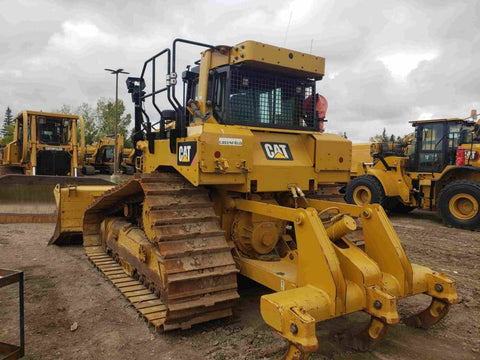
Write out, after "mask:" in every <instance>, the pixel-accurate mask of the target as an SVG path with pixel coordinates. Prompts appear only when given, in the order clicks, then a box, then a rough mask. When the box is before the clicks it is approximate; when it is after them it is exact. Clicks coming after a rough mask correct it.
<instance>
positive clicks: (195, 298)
mask: <svg viewBox="0 0 480 360" xmlns="http://www.w3.org/2000/svg"><path fill="white" fill-rule="evenodd" d="M142 214H143V219H142ZM83 239H84V246H85V248H86V251H87V254H88V256H89V257H90V259H91V260H92V261H93V262H94V263H95V265H96V266H98V267H99V268H100V269H101V270H102V271H103V272H104V273H105V274H106V275H107V277H108V278H109V279H110V280H111V281H112V283H113V284H114V285H115V286H116V287H117V288H119V290H120V291H121V292H122V293H123V294H124V295H125V296H126V297H127V298H128V299H129V301H130V302H132V303H133V304H134V306H135V308H137V309H138V310H139V312H140V313H142V315H144V316H145V318H146V319H147V320H148V321H149V322H150V323H152V325H154V326H155V327H157V328H159V327H162V328H163V329H164V330H171V329H177V328H182V329H185V328H189V327H190V326H191V325H193V324H196V323H201V322H204V321H209V320H213V319H218V318H223V317H227V316H230V315H231V313H232V311H231V308H232V305H233V304H234V301H235V300H236V299H237V298H238V293H237V281H236V273H237V269H236V267H235V263H234V260H233V257H232V255H231V248H230V246H229V244H228V243H227V241H226V240H225V236H224V232H223V230H222V229H221V228H220V225H219V220H218V218H217V216H216V215H215V213H214V210H213V204H212V202H211V200H210V198H209V195H208V192H207V190H205V189H202V188H196V187H194V186H193V185H191V184H190V183H188V182H187V181H186V180H185V179H184V178H183V177H181V176H180V175H178V174H174V173H162V174H158V173H153V174H149V175H141V176H137V177H135V178H134V179H131V180H130V181H128V182H127V183H126V184H124V185H122V186H119V187H117V188H115V189H112V190H111V191H108V192H106V193H105V194H103V196H101V197H99V198H98V199H97V200H96V201H95V202H94V203H93V204H92V205H91V206H90V207H89V208H88V210H87V211H86V213H85V217H84V232H83ZM106 255H108V257H107V256H106ZM112 259H113V260H115V262H113V261H112ZM117 264H118V265H117ZM136 280H138V281H137V282H138V283H137V282H135V281H136ZM140 283H141V284H140ZM144 307H147V309H148V308H151V309H150V310H145V308H144ZM145 311H147V313H146V314H145ZM148 311H153V312H154V315H150V316H148V314H150V313H149V312H148Z"/></svg>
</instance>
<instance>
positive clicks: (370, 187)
mask: <svg viewBox="0 0 480 360" xmlns="http://www.w3.org/2000/svg"><path fill="white" fill-rule="evenodd" d="M385 200H386V197H385V191H384V190H383V187H382V184H381V183H380V181H378V180H377V179H376V178H375V177H374V176H371V175H364V176H359V177H356V178H354V179H353V180H352V181H350V183H348V185H347V188H346V190H345V201H346V202H347V203H349V204H354V205H366V204H380V205H382V206H384V205H385Z"/></svg>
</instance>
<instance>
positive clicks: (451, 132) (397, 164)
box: [345, 116, 480, 230]
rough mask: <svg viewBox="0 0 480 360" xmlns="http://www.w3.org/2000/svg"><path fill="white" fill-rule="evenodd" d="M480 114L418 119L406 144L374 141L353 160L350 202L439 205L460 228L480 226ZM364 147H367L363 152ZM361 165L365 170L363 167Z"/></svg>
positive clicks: (400, 207) (401, 208)
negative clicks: (367, 150)
mask: <svg viewBox="0 0 480 360" xmlns="http://www.w3.org/2000/svg"><path fill="white" fill-rule="evenodd" d="M475 117H476V116H472V117H471V118H467V119H460V118H450V119H436V120H418V121H412V125H413V127H414V128H415V131H414V134H413V136H412V137H409V138H408V141H404V142H403V143H401V144H392V143H389V144H386V143H374V144H372V151H371V155H366V154H365V152H364V151H363V150H362V149H363V148H364V146H363V144H361V145H358V146H355V145H354V148H355V147H358V150H357V152H358V153H359V154H363V155H364V159H363V161H362V159H360V158H359V159H358V160H357V161H356V165H353V166H352V169H355V172H353V171H352V177H353V179H352V180H351V181H350V183H349V184H348V185H347V186H346V189H345V200H346V201H347V202H348V203H350V204H358V205H365V204H370V203H378V204H381V205H382V206H383V207H384V208H386V209H388V210H393V211H398V212H409V211H412V210H413V209H415V208H421V209H427V210H431V211H435V210H437V211H438V213H439V215H440V217H441V218H442V219H443V221H444V222H445V223H446V224H447V225H449V226H454V227H458V228H464V229H470V230H478V229H479V228H480V156H479V155H480V125H479V124H478V123H476V122H475V121H474V118H475ZM362 151H363V152H362ZM358 169H361V170H358Z"/></svg>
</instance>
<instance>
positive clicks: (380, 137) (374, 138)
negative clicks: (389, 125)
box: [370, 128, 393, 142]
mask: <svg viewBox="0 0 480 360" xmlns="http://www.w3.org/2000/svg"><path fill="white" fill-rule="evenodd" d="M392 136H393V135H392ZM388 139H389V137H388V135H387V130H386V129H385V128H383V131H382V133H381V134H377V135H375V136H372V137H370V141H371V142H387V141H388Z"/></svg>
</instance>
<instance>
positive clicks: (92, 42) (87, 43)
mask: <svg viewBox="0 0 480 360" xmlns="http://www.w3.org/2000/svg"><path fill="white" fill-rule="evenodd" d="M118 44H119V39H118V37H117V36H115V35H113V34H109V33H107V32H105V31H102V30H100V29H99V28H98V26H96V25H95V24H92V23H90V22H88V21H72V20H67V21H65V22H64V23H63V24H62V31H61V32H60V33H55V34H53V35H52V36H51V37H50V39H49V41H48V45H49V46H50V47H52V48H55V49H60V50H64V51H69V52H72V53H75V54H81V53H84V52H85V51H89V50H90V49H91V48H94V47H98V46H102V47H103V46H105V47H115V46H118Z"/></svg>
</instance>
